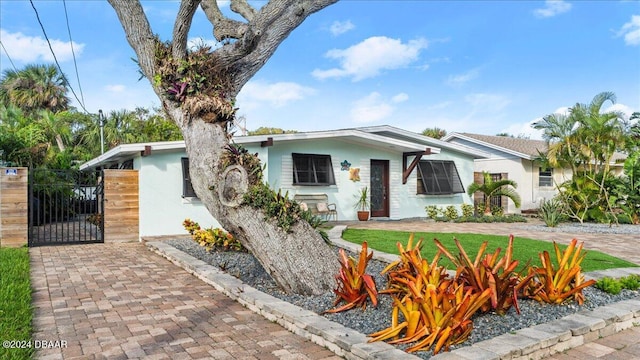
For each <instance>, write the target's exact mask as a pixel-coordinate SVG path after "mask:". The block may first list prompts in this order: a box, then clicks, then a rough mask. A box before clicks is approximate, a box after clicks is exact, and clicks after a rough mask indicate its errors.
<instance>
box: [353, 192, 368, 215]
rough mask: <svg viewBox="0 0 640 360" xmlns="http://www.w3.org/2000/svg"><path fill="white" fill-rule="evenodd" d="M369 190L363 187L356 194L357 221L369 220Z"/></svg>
mask: <svg viewBox="0 0 640 360" xmlns="http://www.w3.org/2000/svg"><path fill="white" fill-rule="evenodd" d="M370 204H371V203H370V202H369V188H368V187H366V186H365V187H363V188H362V189H360V191H358V193H357V194H356V204H355V206H354V207H355V208H356V210H358V220H360V221H367V220H369V205H370Z"/></svg>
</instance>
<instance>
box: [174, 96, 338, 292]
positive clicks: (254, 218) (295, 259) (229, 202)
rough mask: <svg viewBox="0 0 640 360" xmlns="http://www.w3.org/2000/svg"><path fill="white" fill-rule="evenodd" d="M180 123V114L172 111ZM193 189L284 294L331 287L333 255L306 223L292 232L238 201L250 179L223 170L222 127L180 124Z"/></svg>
mask: <svg viewBox="0 0 640 360" xmlns="http://www.w3.org/2000/svg"><path fill="white" fill-rule="evenodd" d="M173 113H174V116H177V117H178V118H180V115H179V114H180V113H182V111H181V110H180V109H176V110H174V111H173ZM184 123H186V125H183V126H182V134H183V135H184V139H185V143H186V146H187V154H188V156H189V169H190V175H191V182H192V185H193V188H194V190H195V192H196V194H198V197H199V198H200V200H201V201H202V202H203V203H204V204H205V206H206V207H207V209H208V210H209V212H210V213H211V214H212V215H213V216H214V217H215V218H216V219H217V220H218V222H219V223H220V225H222V226H223V227H224V228H225V230H227V231H229V232H231V233H232V234H233V235H234V236H236V237H237V238H238V239H239V240H240V242H241V243H242V245H243V246H245V247H246V248H247V249H248V250H249V251H250V252H251V253H252V254H253V255H254V256H255V257H256V259H257V260H258V261H259V262H260V264H261V265H262V266H263V267H264V269H265V270H266V271H267V272H268V273H269V274H270V275H271V277H272V278H273V279H274V280H275V281H276V283H278V285H279V286H280V287H281V288H282V289H283V290H285V291H286V292H290V293H296V294H320V293H324V292H326V291H327V290H330V289H331V288H332V287H333V286H334V285H335V281H334V275H335V274H337V272H338V261H337V256H336V254H335V253H334V252H333V251H332V250H331V248H330V247H329V246H328V245H327V244H326V243H325V242H324V239H323V238H322V237H321V236H320V235H319V234H318V232H317V231H316V230H315V229H313V228H312V227H311V226H310V225H309V224H308V223H307V222H305V221H299V222H298V223H297V224H296V225H294V226H293V227H292V228H291V230H290V232H285V231H283V230H282V229H281V228H280V227H278V225H277V224H276V223H275V221H274V220H267V219H265V214H264V212H263V211H262V210H260V209H256V208H253V207H251V206H249V205H246V204H244V203H243V202H242V197H243V195H244V193H245V192H246V190H247V188H246V186H247V184H248V180H247V178H246V172H244V171H243V170H240V169H238V168H237V167H234V166H230V167H227V168H226V169H224V168H222V167H221V166H222V165H221V163H222V162H221V161H220V158H221V155H222V152H223V151H224V147H225V146H226V145H227V143H228V140H227V135H226V132H225V130H224V128H223V126H221V125H219V124H212V123H207V122H205V121H203V120H202V119H191V120H190V121H186V122H183V124H184Z"/></svg>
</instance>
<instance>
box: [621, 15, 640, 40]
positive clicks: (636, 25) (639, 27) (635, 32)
mask: <svg viewBox="0 0 640 360" xmlns="http://www.w3.org/2000/svg"><path fill="white" fill-rule="evenodd" d="M616 35H617V36H624V43H625V44H627V45H630V46H636V45H640V15H632V16H631V21H629V22H628V23H626V24H624V25H622V28H621V29H620V30H619V31H618V33H617V34H616Z"/></svg>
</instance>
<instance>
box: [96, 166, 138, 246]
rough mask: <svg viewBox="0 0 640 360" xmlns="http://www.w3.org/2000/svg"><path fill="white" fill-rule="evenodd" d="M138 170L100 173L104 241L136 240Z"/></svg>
mask: <svg viewBox="0 0 640 360" xmlns="http://www.w3.org/2000/svg"><path fill="white" fill-rule="evenodd" d="M139 219H140V207H139V193H138V170H104V241H105V242H131V241H138V240H139V239H140V235H139V233H140V227H139V226H138V224H139Z"/></svg>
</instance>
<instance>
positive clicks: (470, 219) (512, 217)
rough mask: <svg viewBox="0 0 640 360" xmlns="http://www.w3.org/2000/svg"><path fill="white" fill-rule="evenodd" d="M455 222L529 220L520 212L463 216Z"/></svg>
mask: <svg viewBox="0 0 640 360" xmlns="http://www.w3.org/2000/svg"><path fill="white" fill-rule="evenodd" d="M453 222H456V223H465V222H470V223H500V222H503V223H516V222H527V218H525V217H524V216H522V215H518V214H511V215H502V216H469V217H467V216H463V217H459V218H457V219H455V220H453Z"/></svg>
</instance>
